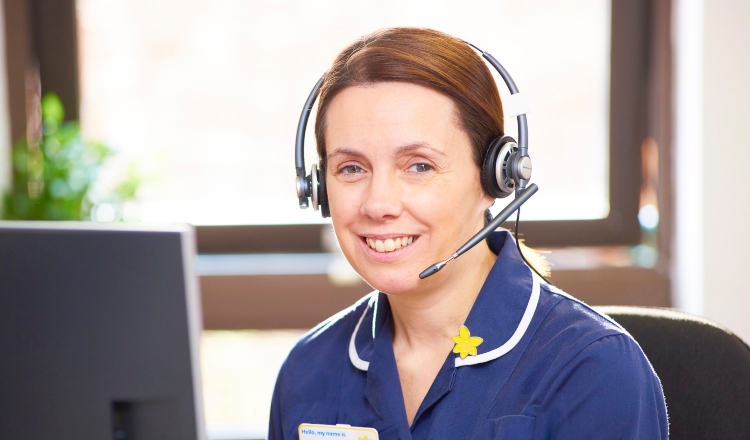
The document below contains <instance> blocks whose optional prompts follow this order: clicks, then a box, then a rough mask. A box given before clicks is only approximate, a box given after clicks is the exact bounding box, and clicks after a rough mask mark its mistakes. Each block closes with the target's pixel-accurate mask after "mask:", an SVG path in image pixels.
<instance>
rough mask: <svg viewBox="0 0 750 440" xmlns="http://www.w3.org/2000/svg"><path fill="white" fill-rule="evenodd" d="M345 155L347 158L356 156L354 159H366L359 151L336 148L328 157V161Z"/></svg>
mask: <svg viewBox="0 0 750 440" xmlns="http://www.w3.org/2000/svg"><path fill="white" fill-rule="evenodd" d="M342 154H345V155H347V156H354V157H364V156H365V155H364V154H362V153H361V152H359V151H357V150H352V149H351V148H336V149H335V150H333V151H331V154H329V155H328V156H326V160H330V159H331V158H332V157H336V156H339V155H342Z"/></svg>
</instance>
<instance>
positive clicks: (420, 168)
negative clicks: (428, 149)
mask: <svg viewBox="0 0 750 440" xmlns="http://www.w3.org/2000/svg"><path fill="white" fill-rule="evenodd" d="M431 170H432V165H428V164H426V163H415V164H414V165H412V166H410V167H409V171H412V172H415V173H425V172H427V171H431Z"/></svg>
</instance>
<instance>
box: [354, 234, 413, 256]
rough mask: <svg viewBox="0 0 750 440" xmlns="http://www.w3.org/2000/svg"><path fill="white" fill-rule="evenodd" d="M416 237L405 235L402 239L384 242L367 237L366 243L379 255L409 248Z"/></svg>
mask: <svg viewBox="0 0 750 440" xmlns="http://www.w3.org/2000/svg"><path fill="white" fill-rule="evenodd" d="M415 238H416V236H413V235H404V236H401V237H391V238H386V239H384V240H381V239H377V238H370V237H365V242H367V245H368V246H370V249H372V250H374V251H375V252H378V253H384V252H393V251H396V250H399V249H401V248H404V247H406V246H409V245H410V244H412V243H413V242H414V240H415Z"/></svg>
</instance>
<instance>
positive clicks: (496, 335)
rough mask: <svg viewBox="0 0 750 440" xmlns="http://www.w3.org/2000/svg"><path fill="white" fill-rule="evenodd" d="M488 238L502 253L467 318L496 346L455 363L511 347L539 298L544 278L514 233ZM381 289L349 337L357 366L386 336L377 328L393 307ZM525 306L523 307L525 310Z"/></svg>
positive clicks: (490, 355)
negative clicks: (527, 261) (536, 272)
mask: <svg viewBox="0 0 750 440" xmlns="http://www.w3.org/2000/svg"><path fill="white" fill-rule="evenodd" d="M488 242H489V244H490V248H491V249H492V250H493V251H494V252H495V253H497V254H498V258H497V262H496V263H495V266H494V267H493V269H492V271H491V272H490V274H489V276H488V277H487V280H485V286H483V287H482V292H480V294H479V295H480V296H479V298H478V299H477V302H476V303H475V304H474V307H473V308H472V312H471V313H470V314H469V317H468V318H467V324H466V325H467V326H468V327H469V329H470V330H472V333H474V332H475V331H477V330H479V329H481V332H479V331H477V336H482V337H483V338H485V342H487V343H488V345H489V346H490V347H492V346H495V347H497V348H494V349H492V350H490V351H487V352H484V353H479V354H478V355H476V356H470V357H467V358H465V359H461V358H459V357H458V356H456V358H455V366H456V367H462V366H465V365H476V364H481V363H484V362H488V361H492V360H495V359H497V358H499V357H501V356H503V355H505V354H507V353H508V352H510V351H511V350H512V349H513V348H514V347H515V346H516V345H517V344H518V343H519V342H520V341H521V339H522V338H523V336H524V334H525V333H526V331H527V330H528V328H529V325H530V324H531V320H532V318H533V316H534V313H535V312H536V308H537V305H538V303H539V296H540V281H539V279H538V278H537V277H535V276H533V274H532V272H531V269H530V268H529V267H527V266H526V264H525V263H524V262H523V260H522V259H521V257H520V256H519V255H518V251H517V250H516V244H515V240H514V239H513V237H512V236H511V235H510V233H509V232H507V231H503V232H496V233H494V234H492V235H491V236H490V238H489V239H488ZM498 285H502V288H500V289H499V290H501V291H495V290H498V288H497V286H498ZM485 290H486V291H485ZM381 295H383V294H382V293H379V292H373V293H372V296H371V297H370V300H369V301H367V305H366V307H364V310H363V311H362V315H361V316H360V317H359V319H358V321H357V324H356V326H355V327H354V331H353V332H352V335H351V337H350V339H349V360H350V361H351V363H352V365H353V366H354V367H355V368H357V369H359V370H361V371H368V369H369V368H370V361H369V360H365V359H362V357H360V353H363V354H364V357H365V358H368V357H371V356H368V355H372V347H373V346H374V344H375V342H376V339H380V338H381V336H385V335H381V334H380V333H383V332H382V331H379V332H377V333H378V334H377V335H376V330H378V329H382V325H383V324H384V323H385V322H384V319H385V318H386V316H387V315H388V314H389V313H390V310H389V307H388V301H387V299H386V298H381V297H380V296H381ZM527 295H528V296H527ZM525 298H528V300H525ZM522 308H523V310H524V311H523V314H522V315H521V309H522ZM376 321H377V322H376ZM363 322H366V323H370V322H371V323H372V333H371V334H367V335H366V334H365V333H370V332H365V331H362V332H360V328H361V326H362V323H363ZM512 322H518V325H517V326H516V328H515V329H513V327H512ZM487 332H490V334H488V333H487ZM511 332H512V334H511ZM385 333H388V337H390V332H385ZM483 333H484V334H483ZM503 334H504V335H506V336H505V338H507V339H505V341H504V342H503V343H502V344H498V343H499V342H501V341H502V339H501V338H502V335H503ZM508 335H510V336H509V337H508ZM357 347H360V349H359V350H358V348H357ZM480 351H481V348H480Z"/></svg>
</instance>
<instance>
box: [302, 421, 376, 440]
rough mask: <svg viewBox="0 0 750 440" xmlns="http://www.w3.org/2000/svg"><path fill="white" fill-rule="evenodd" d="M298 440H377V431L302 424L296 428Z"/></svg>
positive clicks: (341, 426)
mask: <svg viewBox="0 0 750 440" xmlns="http://www.w3.org/2000/svg"><path fill="white" fill-rule="evenodd" d="M297 433H298V434H299V440H321V439H334V438H345V439H347V440H378V431H376V430H375V429H374V428H363V427H360V426H350V425H316V424H314V423H302V424H301V425H299V428H297Z"/></svg>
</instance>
